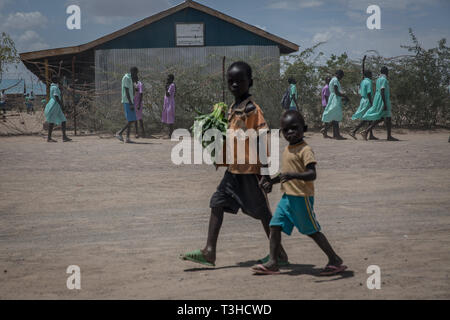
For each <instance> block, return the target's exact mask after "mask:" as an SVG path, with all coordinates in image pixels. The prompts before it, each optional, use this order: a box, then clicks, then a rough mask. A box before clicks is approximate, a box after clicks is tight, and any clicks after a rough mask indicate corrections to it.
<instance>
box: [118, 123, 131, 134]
mask: <svg viewBox="0 0 450 320" xmlns="http://www.w3.org/2000/svg"><path fill="white" fill-rule="evenodd" d="M129 125H130V124H129V123H128V122H127V124H126V126H125V127H123V128H122V129H121V130H120V131H119V132H117V134H118V135H119V136H121V135H122V134H123V132H124V131H125V130H126V129H128V126H129Z"/></svg>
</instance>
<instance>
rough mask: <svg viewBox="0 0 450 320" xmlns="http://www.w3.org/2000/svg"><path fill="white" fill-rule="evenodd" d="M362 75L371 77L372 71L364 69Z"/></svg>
mask: <svg viewBox="0 0 450 320" xmlns="http://www.w3.org/2000/svg"><path fill="white" fill-rule="evenodd" d="M364 77H365V78H369V79H372V71H370V70H364Z"/></svg>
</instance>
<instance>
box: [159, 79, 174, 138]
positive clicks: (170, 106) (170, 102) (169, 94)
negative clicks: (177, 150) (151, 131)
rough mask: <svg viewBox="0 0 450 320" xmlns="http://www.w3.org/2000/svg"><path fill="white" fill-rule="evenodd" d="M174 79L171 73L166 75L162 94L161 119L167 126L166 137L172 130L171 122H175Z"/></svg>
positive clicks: (169, 135)
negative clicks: (164, 92) (167, 132)
mask: <svg viewBox="0 0 450 320" xmlns="http://www.w3.org/2000/svg"><path fill="white" fill-rule="evenodd" d="M174 80H175V76H174V75H173V74H169V75H168V76H167V83H166V94H165V95H164V107H163V111H162V117H161V121H162V122H163V123H165V124H167V125H168V127H169V134H168V137H169V138H170V137H171V135H172V132H173V123H174V122H175V93H176V87H175V83H174V82H173V81H174Z"/></svg>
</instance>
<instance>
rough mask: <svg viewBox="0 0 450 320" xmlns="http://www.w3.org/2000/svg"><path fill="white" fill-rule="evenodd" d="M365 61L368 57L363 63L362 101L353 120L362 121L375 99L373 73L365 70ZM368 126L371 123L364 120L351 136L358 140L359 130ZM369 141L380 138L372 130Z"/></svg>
mask: <svg viewBox="0 0 450 320" xmlns="http://www.w3.org/2000/svg"><path fill="white" fill-rule="evenodd" d="M365 61H366V56H364V58H363V62H362V74H363V80H362V81H361V84H360V85H359V94H360V95H361V101H360V103H359V107H358V110H356V112H355V113H354V114H353V116H352V120H357V119H362V116H363V115H364V114H365V113H366V112H367V110H369V108H370V107H371V106H372V98H373V91H372V71H370V70H365V68H364V64H365ZM367 124H370V122H369V121H366V120H362V121H361V122H360V123H359V124H358V125H357V126H356V127H355V128H354V129H353V130H352V131H351V132H350V136H351V137H352V138H353V139H355V140H356V131H358V129H360V128H361V127H362V126H364V125H367ZM369 140H378V138H377V137H375V136H374V135H373V132H372V130H370V131H369Z"/></svg>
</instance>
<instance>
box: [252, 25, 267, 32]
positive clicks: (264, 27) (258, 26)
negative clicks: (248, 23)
mask: <svg viewBox="0 0 450 320" xmlns="http://www.w3.org/2000/svg"><path fill="white" fill-rule="evenodd" d="M255 27H257V28H260V29H261V30H264V31H267V27H266V26H260V25H259V24H256V25H255Z"/></svg>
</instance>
